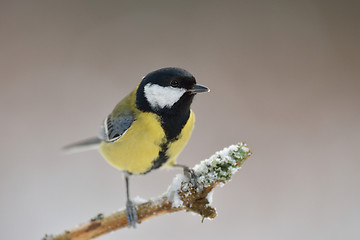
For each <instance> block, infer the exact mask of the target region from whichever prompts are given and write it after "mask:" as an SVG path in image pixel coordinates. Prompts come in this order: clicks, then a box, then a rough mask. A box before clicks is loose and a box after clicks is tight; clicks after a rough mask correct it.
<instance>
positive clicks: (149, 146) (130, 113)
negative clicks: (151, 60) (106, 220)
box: [65, 67, 209, 227]
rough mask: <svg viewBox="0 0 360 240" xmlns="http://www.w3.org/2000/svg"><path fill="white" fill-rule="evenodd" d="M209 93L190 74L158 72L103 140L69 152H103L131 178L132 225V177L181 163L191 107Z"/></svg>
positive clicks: (129, 206) (110, 122) (105, 127)
mask: <svg viewBox="0 0 360 240" xmlns="http://www.w3.org/2000/svg"><path fill="white" fill-rule="evenodd" d="M203 92H209V89H208V88H207V87H205V86H201V85H198V84H196V80H195V78H194V76H193V75H192V74H190V73H189V72H188V71H186V70H184V69H181V68H174V67H171V68H162V69H159V70H156V71H153V72H151V73H149V74H147V75H146V76H145V77H144V78H143V79H142V81H141V82H140V84H139V85H138V86H137V87H136V88H135V90H133V91H132V92H131V93H130V94H129V95H128V96H126V97H125V98H124V99H123V100H122V101H120V102H119V103H118V104H117V105H116V106H115V108H114V110H113V111H112V112H111V113H110V114H109V115H108V116H107V117H106V118H105V120H104V122H103V123H102V125H101V127H100V133H99V136H98V137H95V138H91V139H88V140H85V141H81V142H78V143H75V144H71V145H68V146H66V147H65V149H66V150H67V151H72V152H74V151H81V150H87V149H91V148H98V149H99V150H100V153H101V155H102V156H103V157H104V158H105V159H106V160H107V161H108V162H109V163H110V165H112V166H113V167H115V168H117V169H120V170H121V171H123V172H124V173H125V183H126V193H127V194H126V196H127V203H126V211H127V219H128V224H129V226H132V227H134V226H135V224H136V223H137V214H136V210H135V207H134V205H133V203H132V202H131V200H130V197H129V176H130V175H132V174H145V173H148V172H150V171H152V170H154V169H157V168H160V167H165V166H174V165H175V164H176V158H177V156H178V155H179V153H180V152H181V150H182V149H183V148H184V147H185V145H186V143H187V142H188V140H189V138H190V135H191V132H192V130H193V127H194V122H195V115H194V113H193V111H192V110H191V109H190V105H191V103H192V101H193V98H194V96H195V94H197V93H203ZM178 166H183V165H178ZM183 167H184V166H183Z"/></svg>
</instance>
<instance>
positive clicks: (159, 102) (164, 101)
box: [144, 83, 186, 109]
mask: <svg viewBox="0 0 360 240" xmlns="http://www.w3.org/2000/svg"><path fill="white" fill-rule="evenodd" d="M185 92H186V90H185V89H183V88H173V87H162V86H159V85H157V84H151V83H148V84H146V85H145V87H144V94H145V97H146V99H147V101H148V102H149V104H150V106H151V107H152V108H153V109H157V108H165V107H168V108H171V107H172V106H173V105H174V104H175V103H176V102H177V101H179V99H180V98H181V96H182V95H183V94H184V93H185Z"/></svg>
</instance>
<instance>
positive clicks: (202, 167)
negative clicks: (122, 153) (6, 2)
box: [43, 142, 251, 240]
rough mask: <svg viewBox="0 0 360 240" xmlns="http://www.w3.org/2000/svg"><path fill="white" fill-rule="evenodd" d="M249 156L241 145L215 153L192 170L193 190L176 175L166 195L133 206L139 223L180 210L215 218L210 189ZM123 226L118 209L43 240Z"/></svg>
mask: <svg viewBox="0 0 360 240" xmlns="http://www.w3.org/2000/svg"><path fill="white" fill-rule="evenodd" d="M250 155H251V151H250V149H249V148H248V147H247V145H246V143H244V142H242V143H239V144H237V145H232V146H230V147H228V148H225V149H223V150H222V151H219V152H216V153H215V154H214V155H213V156H211V157H210V158H209V159H206V160H204V161H202V162H201V163H200V164H198V165H196V166H195V167H194V168H193V171H194V173H195V175H196V176H197V181H198V183H197V187H195V186H194V184H193V183H192V182H191V181H189V178H188V177H186V176H184V175H183V174H178V175H176V177H175V178H174V179H173V182H172V184H171V185H170V186H169V188H168V190H167V192H166V193H164V194H163V195H161V196H159V197H157V198H155V199H151V200H149V201H147V202H143V203H138V204H136V205H137V206H136V210H137V215H138V221H139V223H141V222H143V221H145V220H148V219H150V218H152V217H156V216H160V215H163V214H165V213H172V212H178V211H182V210H186V211H191V212H195V213H198V214H200V215H201V216H202V218H203V220H204V218H211V219H212V218H215V217H216V210H215V209H214V208H212V207H211V206H210V201H211V196H212V190H213V188H214V187H216V186H217V185H219V184H220V185H223V184H225V183H226V182H228V181H229V180H231V177H232V175H233V174H234V173H235V172H237V170H239V168H240V167H241V165H242V164H243V162H244V161H245V160H246V159H247V158H248V157H249V156H250ZM199 186H200V187H199ZM127 226H128V223H127V218H126V210H121V211H118V212H115V213H113V214H111V215H109V216H106V217H104V215H103V214H99V215H97V216H96V217H95V218H93V219H91V220H90V221H89V222H87V223H84V224H82V225H80V226H79V227H76V228H74V229H72V230H71V231H65V232H64V233H62V234H60V235H57V236H52V235H46V236H45V237H44V238H43V240H86V239H92V238H96V237H98V236H100V235H103V234H105V233H109V232H112V231H114V230H117V229H119V228H124V227H127Z"/></svg>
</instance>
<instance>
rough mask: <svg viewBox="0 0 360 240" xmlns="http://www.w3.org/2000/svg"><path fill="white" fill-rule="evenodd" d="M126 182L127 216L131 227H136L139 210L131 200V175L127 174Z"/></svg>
mask: <svg viewBox="0 0 360 240" xmlns="http://www.w3.org/2000/svg"><path fill="white" fill-rule="evenodd" d="M125 184H126V217H127V221H128V224H129V227H133V228H135V225H136V223H138V217H137V212H136V209H135V206H134V204H133V202H132V201H131V200H130V194H129V176H128V175H127V174H126V175H125Z"/></svg>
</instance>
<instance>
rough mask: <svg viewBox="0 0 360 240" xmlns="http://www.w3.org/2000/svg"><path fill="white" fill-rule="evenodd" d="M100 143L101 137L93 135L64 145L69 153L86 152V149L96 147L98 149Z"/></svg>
mask: <svg viewBox="0 0 360 240" xmlns="http://www.w3.org/2000/svg"><path fill="white" fill-rule="evenodd" d="M100 143H101V139H99V138H97V137H93V138H89V139H86V140H82V141H80V142H76V143H73V144H69V145H67V146H65V147H63V150H64V151H65V152H66V153H69V154H70V153H78V152H84V151H88V150H95V149H98V147H99V145H100Z"/></svg>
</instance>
